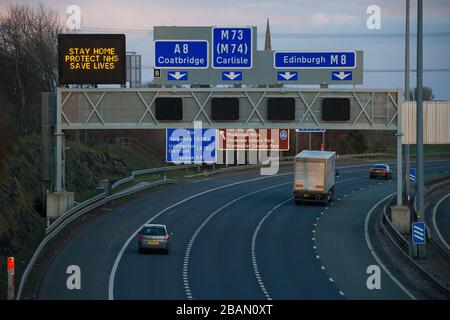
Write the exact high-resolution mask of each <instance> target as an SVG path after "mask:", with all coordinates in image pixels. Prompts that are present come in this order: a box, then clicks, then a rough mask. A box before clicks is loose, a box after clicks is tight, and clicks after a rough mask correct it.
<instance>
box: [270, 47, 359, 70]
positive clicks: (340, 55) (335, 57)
mask: <svg viewBox="0 0 450 320" xmlns="http://www.w3.org/2000/svg"><path fill="white" fill-rule="evenodd" d="M273 66H274V68H275V69H287V68H290V69H333V68H338V69H344V68H345V69H353V68H356V52H355V51H336V52H331V51H324V52H319V51H276V52H275V55H274V65H273Z"/></svg>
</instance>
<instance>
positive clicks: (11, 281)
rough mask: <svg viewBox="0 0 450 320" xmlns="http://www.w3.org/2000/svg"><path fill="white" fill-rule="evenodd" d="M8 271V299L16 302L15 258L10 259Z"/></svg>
mask: <svg viewBox="0 0 450 320" xmlns="http://www.w3.org/2000/svg"><path fill="white" fill-rule="evenodd" d="M7 269H8V292H7V299H8V300H14V257H9V258H8V262H7Z"/></svg>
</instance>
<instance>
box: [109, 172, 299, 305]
mask: <svg viewBox="0 0 450 320" xmlns="http://www.w3.org/2000/svg"><path fill="white" fill-rule="evenodd" d="M285 175H292V172H287V173H280V174H277V175H273V176H264V177H259V178H253V179H249V180H243V181H238V182H234V183H230V184H227V185H224V186H220V187H216V188H213V189H209V190H205V191H203V192H200V193H197V194H194V195H192V196H190V197H187V198H185V199H183V200H181V201H178V202H176V203H174V204H173V205H171V206H169V207H167V208H165V209H163V210H161V211H160V212H158V213H157V214H155V215H154V216H153V217H152V218H151V219H150V220H148V221H147V222H146V223H150V222H152V221H153V220H155V219H156V218H158V217H159V216H160V215H162V214H163V213H165V212H167V211H169V210H171V209H172V208H174V207H176V206H178V205H180V204H183V203H185V202H187V201H189V200H192V199H195V198H197V197H200V196H202V195H204V194H207V193H210V192H213V191H217V190H221V189H224V188H228V187H232V186H236V185H240V184H243V183H247V182H253V181H258V180H262V179H269V178H275V177H280V176H285ZM146 223H143V224H142V225H141V226H139V228H138V229H136V231H135V232H134V233H133V234H132V235H131V236H130V237H129V238H128V239H127V241H126V242H125V243H124V244H123V246H122V248H120V251H119V253H118V254H117V256H116V259H115V260H114V264H113V267H112V269H111V273H110V274H109V281H108V300H114V281H115V277H116V272H117V268H118V267H119V263H120V260H121V259H122V256H123V254H124V252H125V250H126V248H127V247H128V245H129V244H130V242H131V241H132V240H133V239H134V238H135V237H136V235H137V233H138V232H139V230H140V229H141V228H142V227H143V226H144V225H145V224H146Z"/></svg>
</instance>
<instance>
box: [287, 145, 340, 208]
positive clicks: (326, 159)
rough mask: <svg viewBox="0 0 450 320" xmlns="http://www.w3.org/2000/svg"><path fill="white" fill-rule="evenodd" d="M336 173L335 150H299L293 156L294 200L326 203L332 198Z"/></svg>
mask: <svg viewBox="0 0 450 320" xmlns="http://www.w3.org/2000/svg"><path fill="white" fill-rule="evenodd" d="M337 175H338V174H337V171H336V153H335V152H331V151H311V150H304V151H302V152H300V153H299V154H298V155H296V156H295V158H294V183H293V192H294V198H295V202H296V203H297V204H298V203H300V202H302V201H320V202H323V203H324V204H327V203H328V202H329V201H331V200H333V198H334V186H335V184H336V177H337Z"/></svg>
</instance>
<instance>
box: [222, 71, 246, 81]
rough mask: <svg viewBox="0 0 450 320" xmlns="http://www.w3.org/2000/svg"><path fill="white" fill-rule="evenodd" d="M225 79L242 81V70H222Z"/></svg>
mask: <svg viewBox="0 0 450 320" xmlns="http://www.w3.org/2000/svg"><path fill="white" fill-rule="evenodd" d="M222 80H223V81H242V72H240V71H224V72H222Z"/></svg>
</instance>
